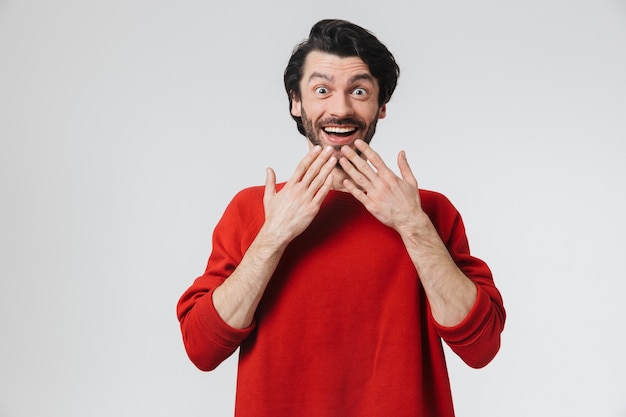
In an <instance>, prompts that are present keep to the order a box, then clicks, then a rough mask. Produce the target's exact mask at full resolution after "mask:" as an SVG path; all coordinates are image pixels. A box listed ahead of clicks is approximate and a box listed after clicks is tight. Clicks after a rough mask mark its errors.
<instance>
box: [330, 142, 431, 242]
mask: <svg viewBox="0 0 626 417" xmlns="http://www.w3.org/2000/svg"><path fill="white" fill-rule="evenodd" d="M354 144H355V146H356V149H357V150H359V151H360V152H361V153H362V155H363V156H365V159H364V158H363V157H361V156H360V155H358V154H357V153H356V152H355V150H354V149H352V148H351V147H349V146H344V147H343V148H342V149H341V153H342V154H343V156H344V158H341V159H340V160H339V163H340V164H341V167H342V168H343V170H344V171H345V172H346V174H347V175H348V177H349V178H347V179H345V180H344V181H343V185H344V187H346V189H347V190H348V191H349V192H350V193H351V194H352V195H353V196H354V197H355V198H356V199H357V200H359V201H360V202H361V203H362V204H363V205H364V206H365V208H366V209H367V210H368V211H369V212H370V213H372V214H373V215H374V216H375V217H376V218H377V219H378V220H380V221H381V222H382V223H384V224H386V225H387V226H390V227H392V228H394V229H396V230H397V231H398V232H402V231H403V230H404V231H409V230H414V229H415V221H416V220H417V219H419V218H420V216H419V215H420V214H423V210H422V206H421V201H420V197H419V189H418V186H417V180H416V179H415V176H413V172H412V171H411V168H410V167H409V163H408V161H407V159H406V154H405V152H404V151H401V152H400V153H399V154H398V167H399V168H400V174H401V175H402V178H399V177H398V176H397V175H396V174H395V173H394V172H393V171H392V170H391V169H389V168H388V167H387V165H385V163H384V161H383V160H382V158H381V157H380V155H379V154H378V153H376V152H375V151H374V150H373V149H372V148H371V147H370V146H369V145H368V144H367V143H365V142H364V141H362V140H357V141H355V143H354ZM368 161H369V162H368Z"/></svg>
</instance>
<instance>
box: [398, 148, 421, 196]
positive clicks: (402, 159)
mask: <svg viewBox="0 0 626 417" xmlns="http://www.w3.org/2000/svg"><path fill="white" fill-rule="evenodd" d="M398 168H400V175H402V179H403V180H404V181H406V182H407V183H408V184H410V185H412V186H414V187H415V188H417V180H416V179H415V175H413V170H411V167H410V166H409V161H408V160H407V158H406V152H405V151H400V153H399V154H398Z"/></svg>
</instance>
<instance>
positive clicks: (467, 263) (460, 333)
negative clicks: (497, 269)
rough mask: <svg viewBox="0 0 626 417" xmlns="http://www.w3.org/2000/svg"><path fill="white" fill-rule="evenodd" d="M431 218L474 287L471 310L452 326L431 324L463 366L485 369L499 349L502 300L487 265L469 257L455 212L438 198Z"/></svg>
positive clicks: (460, 222)
mask: <svg viewBox="0 0 626 417" xmlns="http://www.w3.org/2000/svg"><path fill="white" fill-rule="evenodd" d="M439 203H440V204H439V207H438V209H437V210H435V212H436V213H439V214H438V215H435V216H433V217H434V223H435V227H437V229H438V231H439V233H440V235H441V237H442V239H443V241H444V243H445V244H446V246H447V248H448V250H449V252H450V255H451V256H452V258H453V259H454V261H455V262H456V264H457V266H458V267H459V268H460V269H461V271H463V273H465V275H466V276H467V277H468V278H469V279H471V280H472V281H473V282H474V284H475V285H476V289H477V295H476V301H475V303H474V306H473V307H472V309H471V310H470V312H469V313H468V315H467V316H466V317H465V319H464V320H463V321H462V322H461V323H459V324H458V325H456V326H453V327H444V326H441V325H439V324H438V323H437V322H436V321H435V320H434V319H432V322H433V323H434V326H435V328H436V330H437V332H438V334H439V336H440V337H441V338H442V339H443V340H444V341H445V342H446V343H447V344H448V346H450V348H451V349H452V351H454V352H455V353H456V354H457V355H458V356H459V357H460V358H461V359H462V360H463V361H464V362H465V363H466V364H468V365H469V366H471V367H473V368H481V367H484V366H486V365H487V364H488V363H489V362H491V360H492V359H493V358H494V357H495V355H496V354H497V352H498V350H499V349H500V335H501V333H502V331H503V329H504V322H505V318H506V313H505V309H504V304H503V300H502V296H501V294H500V292H499V290H498V289H497V288H496V286H495V283H494V280H493V276H492V273H491V270H490V269H489V267H488V266H487V264H486V263H485V262H484V261H482V260H481V259H478V258H476V257H474V256H472V254H471V253H470V248H469V243H468V240H467V236H466V233H465V226H464V225H463V220H462V219H461V216H460V214H459V212H458V211H457V210H456V209H455V208H454V207H453V206H452V204H451V203H450V202H449V201H448V200H447V199H446V198H445V197H442V198H441V199H440V202H439Z"/></svg>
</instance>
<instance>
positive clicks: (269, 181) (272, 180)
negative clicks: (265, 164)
mask: <svg viewBox="0 0 626 417" xmlns="http://www.w3.org/2000/svg"><path fill="white" fill-rule="evenodd" d="M275 195H276V173H275V172H274V170H273V169H272V168H267V170H266V171H265V192H264V194H263V199H267V198H270V197H273V196H275Z"/></svg>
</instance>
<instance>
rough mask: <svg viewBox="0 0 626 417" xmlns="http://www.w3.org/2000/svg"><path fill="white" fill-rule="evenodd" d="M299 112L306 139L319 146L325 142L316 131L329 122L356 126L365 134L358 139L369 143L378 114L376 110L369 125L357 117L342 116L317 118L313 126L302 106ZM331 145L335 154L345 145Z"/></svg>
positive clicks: (374, 131) (339, 152)
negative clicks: (338, 117) (340, 117)
mask: <svg viewBox="0 0 626 417" xmlns="http://www.w3.org/2000/svg"><path fill="white" fill-rule="evenodd" d="M300 113H301V119H302V126H303V127H304V132H305V133H306V137H307V139H308V140H309V142H311V143H312V144H313V145H314V146H315V145H319V146H321V147H324V146H325V145H326V144H325V143H324V142H323V141H322V139H320V137H319V135H318V134H317V132H321V131H322V129H323V127H324V126H325V125H331V124H332V125H338V126H341V125H353V126H357V127H358V128H359V130H360V131H365V134H364V135H363V137H362V138H359V139H362V140H363V141H364V142H365V143H367V144H369V143H370V142H371V141H372V138H373V137H374V134H375V133H376V124H377V123H378V114H379V112H378V111H377V112H376V116H375V117H374V119H373V120H371V121H370V123H369V126H367V125H366V123H365V122H363V121H362V120H357V119H353V118H350V117H348V118H344V119H337V118H330V119H326V120H319V121H318V122H317V123H316V124H315V126H313V122H312V121H311V119H309V118H308V117H307V115H306V112H305V111H304V108H302V109H301V110H300ZM366 127H367V130H365V128H366ZM331 146H332V147H333V148H334V149H335V154H337V155H340V154H341V148H342V147H343V146H345V145H331ZM357 153H359V154H360V152H359V151H358V150H357ZM337 159H339V158H337Z"/></svg>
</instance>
